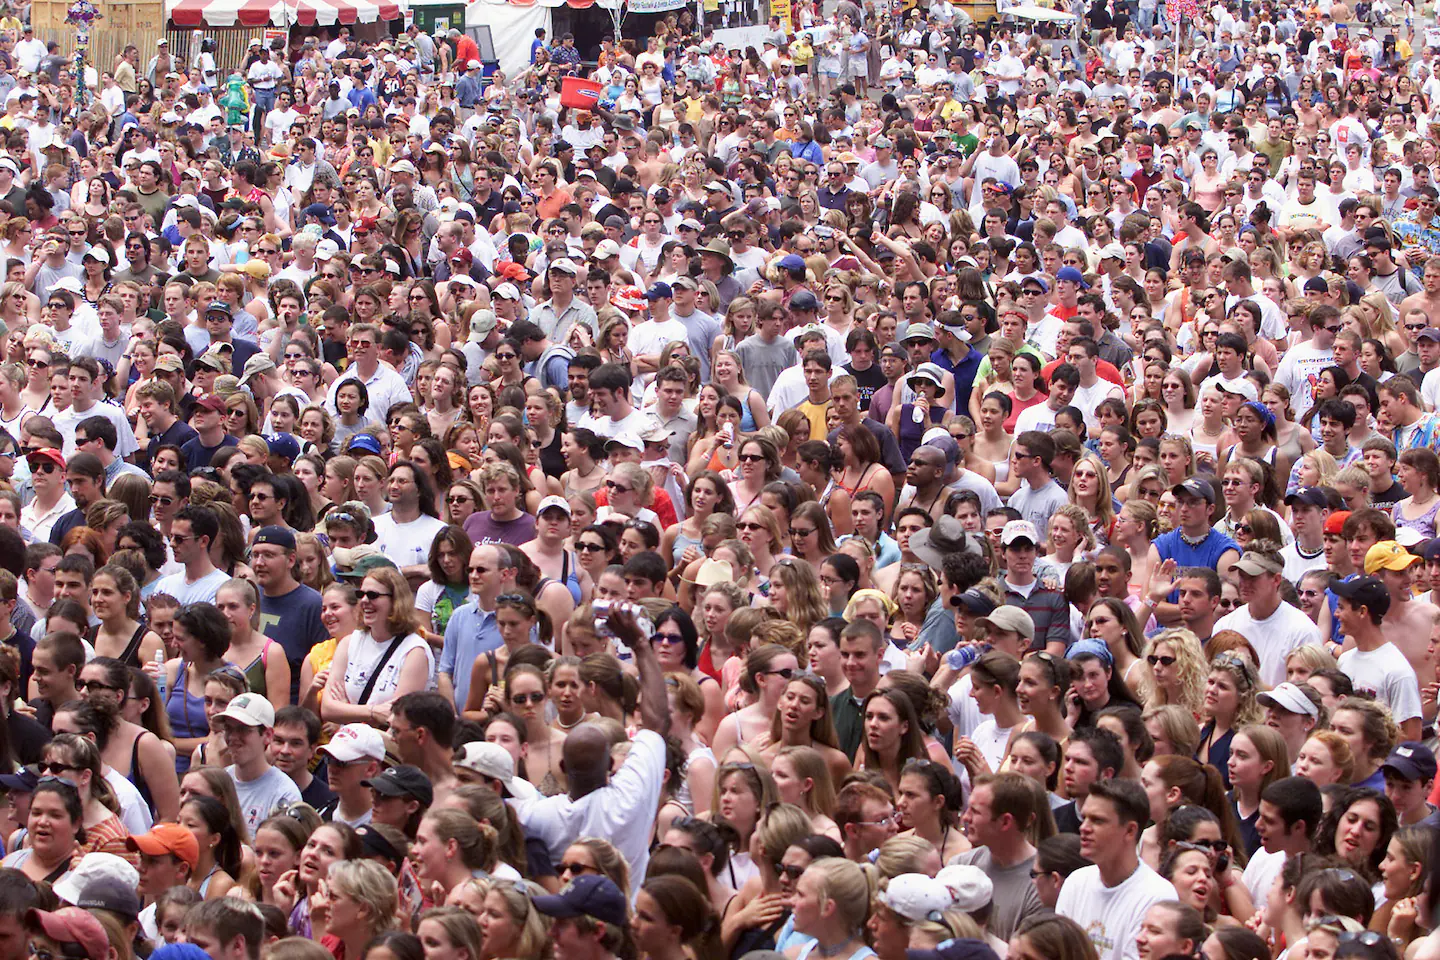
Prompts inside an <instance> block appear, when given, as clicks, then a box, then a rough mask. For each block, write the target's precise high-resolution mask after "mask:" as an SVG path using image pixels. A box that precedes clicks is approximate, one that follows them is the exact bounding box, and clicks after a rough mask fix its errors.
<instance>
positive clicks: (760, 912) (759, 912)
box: [735, 893, 788, 929]
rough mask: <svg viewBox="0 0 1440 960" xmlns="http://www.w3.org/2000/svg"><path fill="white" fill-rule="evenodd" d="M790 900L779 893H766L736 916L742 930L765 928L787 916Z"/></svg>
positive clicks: (752, 901) (736, 921) (746, 905)
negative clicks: (786, 911)
mask: <svg viewBox="0 0 1440 960" xmlns="http://www.w3.org/2000/svg"><path fill="white" fill-rule="evenodd" d="M787 906H788V898H787V897H785V896H784V895H783V894H779V893H766V894H762V895H761V896H758V897H756V898H755V899H754V900H751V901H750V902H749V903H747V904H745V906H744V907H743V908H742V909H741V910H740V911H739V912H738V913H737V914H736V915H735V923H736V924H737V925H738V926H740V927H741V928H742V929H751V928H755V927H764V926H767V925H769V924H772V923H774V922H775V921H776V920H779V919H780V918H781V917H783V916H784V915H785V910H786V907H787Z"/></svg>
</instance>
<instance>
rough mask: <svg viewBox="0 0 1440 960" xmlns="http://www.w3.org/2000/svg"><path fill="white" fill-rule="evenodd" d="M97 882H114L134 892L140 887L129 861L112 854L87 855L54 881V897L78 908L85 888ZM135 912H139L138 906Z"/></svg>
mask: <svg viewBox="0 0 1440 960" xmlns="http://www.w3.org/2000/svg"><path fill="white" fill-rule="evenodd" d="M99 880H114V881H115V882H116V883H118V884H121V885H122V886H124V887H127V888H129V889H131V890H134V889H136V888H137V887H139V885H140V872H139V871H138V870H136V869H135V868H134V867H133V866H131V865H130V861H128V860H126V859H125V858H124V857H117V856H116V855H115V854H113V853H87V854H85V856H83V857H81V858H80V862H79V863H78V864H76V865H75V867H74V868H73V869H72V870H71V871H70V872H69V873H67V874H65V876H63V877H61V878H60V879H59V880H56V881H55V886H54V888H53V889H54V890H55V896H57V897H59V898H60V899H61V900H64V901H65V902H66V903H73V904H75V905H76V906H79V905H80V904H79V900H80V897H81V895H82V894H84V893H85V888H86V887H88V886H89V885H90V884H92V883H95V882H97V881H99ZM135 912H136V913H139V912H140V908H139V907H138V906H137V907H136V908H135Z"/></svg>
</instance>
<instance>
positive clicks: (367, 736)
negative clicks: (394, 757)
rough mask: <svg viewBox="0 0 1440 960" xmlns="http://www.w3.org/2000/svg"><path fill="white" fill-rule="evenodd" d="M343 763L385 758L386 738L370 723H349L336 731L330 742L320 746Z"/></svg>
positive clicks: (382, 759)
mask: <svg viewBox="0 0 1440 960" xmlns="http://www.w3.org/2000/svg"><path fill="white" fill-rule="evenodd" d="M320 749H321V750H322V751H323V752H324V753H327V754H329V755H330V756H331V757H334V758H335V759H336V760H338V761H339V762H341V763H354V762H355V761H357V760H367V759H368V760H379V761H381V762H383V761H384V760H385V738H384V737H382V736H380V731H379V730H376V729H375V728H374V727H372V726H370V725H369V724H368V723H347V724H345V726H343V727H341V728H340V729H339V730H336V731H335V736H333V737H331V738H330V742H329V743H327V744H325V746H323V747H321V748H320Z"/></svg>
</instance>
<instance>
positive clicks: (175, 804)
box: [77, 657, 180, 822]
mask: <svg viewBox="0 0 1440 960" xmlns="http://www.w3.org/2000/svg"><path fill="white" fill-rule="evenodd" d="M147 679H148V678H147ZM131 681H132V678H131V674H130V670H129V669H127V668H126V667H125V665H124V664H123V663H121V662H120V661H119V660H115V659H112V658H108V657H96V658H95V659H93V660H91V661H90V662H88V663H86V664H85V666H84V667H82V668H81V670H80V679H79V683H77V686H78V687H79V689H80V690H81V691H83V692H84V694H85V698H86V699H87V700H89V701H90V702H92V703H94V704H95V705H96V706H97V708H98V709H100V710H104V709H105V707H104V706H101V704H102V702H103V703H104V704H108V705H109V706H111V707H113V708H114V709H115V710H116V711H117V715H116V726H115V729H114V730H113V731H112V732H111V733H110V736H109V738H108V742H107V743H106V745H105V747H104V748H102V750H101V759H102V760H103V761H104V762H105V764H106V765H108V766H109V767H110V768H111V769H113V770H114V771H115V772H116V773H118V774H119V775H120V776H122V777H125V778H127V779H128V780H129V781H130V782H131V783H133V784H134V785H135V787H136V789H137V790H138V791H139V792H140V796H141V798H142V799H143V800H144V801H145V802H146V803H147V804H149V805H150V807H151V808H152V809H153V810H154V812H155V815H156V818H157V819H159V820H167V821H171V822H173V821H174V819H175V817H176V816H177V815H178V814H179V812H180V784H179V782H178V781H177V779H176V777H175V761H174V758H173V757H172V756H171V754H170V751H169V749H167V747H166V745H165V744H164V743H162V742H161V738H160V735H159V734H157V733H152V732H151V731H150V730H147V729H146V728H145V726H143V725H142V724H141V723H138V722H135V721H132V720H130V719H128V718H127V717H125V716H124V715H123V713H121V711H122V710H123V708H124V707H126V706H131V705H137V703H145V702H146V700H143V699H142V698H138V697H133V696H131ZM146 713H148V714H149V715H150V716H149V717H146V716H145V714H146ZM164 716H165V715H164V713H163V711H161V710H160V709H159V705H158V704H149V705H148V707H147V710H146V711H145V712H143V713H141V714H138V715H137V717H136V719H137V720H142V719H143V720H146V721H147V722H149V723H151V724H152V725H157V726H158V725H162V723H163V718H164ZM165 726H167V727H168V724H166V725H165ZM164 732H168V730H166V731H164Z"/></svg>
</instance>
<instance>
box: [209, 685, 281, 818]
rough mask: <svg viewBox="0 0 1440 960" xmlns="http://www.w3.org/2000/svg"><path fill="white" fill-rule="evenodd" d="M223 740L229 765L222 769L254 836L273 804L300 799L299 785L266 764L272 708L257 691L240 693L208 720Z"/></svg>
mask: <svg viewBox="0 0 1440 960" xmlns="http://www.w3.org/2000/svg"><path fill="white" fill-rule="evenodd" d="M211 723H212V724H214V725H215V726H216V727H217V728H218V729H219V731H220V734H221V736H222V737H223V738H224V740H225V748H226V749H227V750H228V751H229V752H230V759H231V761H232V762H231V764H230V766H228V767H226V768H225V772H226V773H228V774H229V775H230V779H231V780H233V781H234V782H235V793H236V796H237V797H238V798H239V800H240V816H241V817H243V818H244V820H245V826H246V827H247V828H248V829H249V830H250V833H251V835H252V836H253V835H254V832H255V829H256V828H257V827H259V826H260V824H261V822H262V821H264V820H265V818H266V817H268V816H270V814H271V813H273V812H274V811H275V809H276V808H277V807H280V806H282V805H284V804H286V803H290V802H293V801H296V800H299V799H300V788H299V787H297V786H296V785H295V781H294V780H291V779H290V778H289V777H288V776H286V775H285V774H284V773H282V772H281V771H279V770H277V769H276V768H275V767H273V766H272V765H271V764H270V740H271V738H272V737H273V732H272V731H273V728H274V726H275V708H274V707H272V706H271V705H270V701H269V700H267V699H265V698H264V697H262V696H260V695H259V694H258V693H242V694H240V695H239V696H237V697H235V699H233V700H231V701H230V705H229V706H228V707H226V708H225V710H224V711H223V712H222V713H220V714H219V715H218V716H216V717H215V718H214V719H212V720H211Z"/></svg>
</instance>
